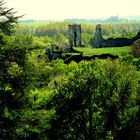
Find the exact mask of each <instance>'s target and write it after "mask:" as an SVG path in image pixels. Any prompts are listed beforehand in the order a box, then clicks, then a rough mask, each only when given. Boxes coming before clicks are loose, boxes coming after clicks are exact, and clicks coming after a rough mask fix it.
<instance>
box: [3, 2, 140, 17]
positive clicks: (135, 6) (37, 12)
mask: <svg viewBox="0 0 140 140" xmlns="http://www.w3.org/2000/svg"><path fill="white" fill-rule="evenodd" d="M5 1H6V2H7V6H8V7H9V8H15V11H18V13H19V14H20V15H25V16H24V19H40V20H41V19H54V20H62V19H65V18H86V19H90V18H97V17H109V16H114V15H119V16H131V15H140V0H5Z"/></svg>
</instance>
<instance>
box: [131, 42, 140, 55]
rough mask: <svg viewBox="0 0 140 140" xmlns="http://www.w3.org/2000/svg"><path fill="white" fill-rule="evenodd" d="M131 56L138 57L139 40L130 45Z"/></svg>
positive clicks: (139, 50)
mask: <svg viewBox="0 0 140 140" xmlns="http://www.w3.org/2000/svg"><path fill="white" fill-rule="evenodd" d="M132 54H133V55H134V56H135V57H140V39H139V40H137V41H135V42H134V43H133V44H132Z"/></svg>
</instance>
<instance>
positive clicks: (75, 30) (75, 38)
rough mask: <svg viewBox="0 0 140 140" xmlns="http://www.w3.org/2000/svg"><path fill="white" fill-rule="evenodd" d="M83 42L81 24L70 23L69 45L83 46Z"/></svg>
mask: <svg viewBox="0 0 140 140" xmlns="http://www.w3.org/2000/svg"><path fill="white" fill-rule="evenodd" d="M81 44H82V31H81V25H80V24H71V25H69V46H70V47H72V46H75V47H77V46H81Z"/></svg>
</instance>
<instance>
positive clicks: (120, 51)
mask: <svg viewBox="0 0 140 140" xmlns="http://www.w3.org/2000/svg"><path fill="white" fill-rule="evenodd" d="M75 49H76V50H78V51H81V52H83V54H84V55H86V56H87V55H88V56H90V55H95V54H96V55H98V54H106V53H110V54H114V55H118V56H122V55H127V54H129V52H130V49H131V47H130V46H125V47H109V48H80V47H76V48H75Z"/></svg>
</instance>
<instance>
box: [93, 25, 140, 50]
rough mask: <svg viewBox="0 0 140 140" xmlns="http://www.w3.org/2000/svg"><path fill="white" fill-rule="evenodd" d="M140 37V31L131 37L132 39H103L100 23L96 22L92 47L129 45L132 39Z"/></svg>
mask: <svg viewBox="0 0 140 140" xmlns="http://www.w3.org/2000/svg"><path fill="white" fill-rule="evenodd" d="M137 39H140V32H138V34H137V35H136V36H135V37H133V38H132V39H128V38H115V39H114V38H109V39H106V40H105V39H103V37H102V29H101V25H100V24H98V25H97V26H96V32H95V37H94V48H101V47H122V46H130V45H132V43H133V42H134V41H136V40H137Z"/></svg>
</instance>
